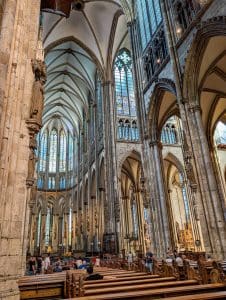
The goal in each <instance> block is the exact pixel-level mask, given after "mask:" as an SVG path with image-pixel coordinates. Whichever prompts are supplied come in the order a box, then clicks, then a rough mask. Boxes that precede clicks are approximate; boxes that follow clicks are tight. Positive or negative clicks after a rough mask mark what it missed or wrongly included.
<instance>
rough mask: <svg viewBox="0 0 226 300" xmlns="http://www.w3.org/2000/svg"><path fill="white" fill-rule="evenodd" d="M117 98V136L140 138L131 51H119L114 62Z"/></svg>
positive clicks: (126, 139) (127, 139)
mask: <svg viewBox="0 0 226 300" xmlns="http://www.w3.org/2000/svg"><path fill="white" fill-rule="evenodd" d="M114 76H115V98H116V112H117V117H118V118H117V122H118V125H117V126H118V130H117V138H118V139H119V140H125V141H137V140H139V130H138V126H137V111H136V102H135V95H134V86H133V74H132V59H131V55H130V52H129V51H128V50H127V49H125V48H123V49H121V50H120V51H119V53H118V55H117V57H116V59H115V64H114Z"/></svg>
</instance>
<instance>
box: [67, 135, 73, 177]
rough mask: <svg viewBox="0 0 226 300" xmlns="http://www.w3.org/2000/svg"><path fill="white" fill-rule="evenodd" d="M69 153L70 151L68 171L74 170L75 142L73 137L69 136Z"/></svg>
mask: <svg viewBox="0 0 226 300" xmlns="http://www.w3.org/2000/svg"><path fill="white" fill-rule="evenodd" d="M68 143H69V148H68V149H69V151H68V170H69V171H72V170H73V165H74V164H73V157H74V141H73V137H72V136H71V135H69V142H68Z"/></svg>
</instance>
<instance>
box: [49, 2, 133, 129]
mask: <svg viewBox="0 0 226 300" xmlns="http://www.w3.org/2000/svg"><path fill="white" fill-rule="evenodd" d="M84 2H85V7H84V10H82V11H75V10H73V11H72V12H71V14H70V17H69V18H68V19H67V18H63V17H61V16H58V15H55V14H50V13H43V41H44V48H45V62H46V65H47V83H46V87H45V107H44V115H43V123H44V124H46V123H48V121H50V120H51V118H52V117H53V116H55V117H56V118H61V119H62V121H63V122H64V123H67V122H69V123H70V124H71V125H72V126H73V127H74V129H75V131H76V132H77V131H78V126H79V123H81V122H82V118H83V110H84V111H86V112H87V111H88V101H89V99H94V96H95V74H96V71H97V69H98V70H99V72H100V74H101V75H102V77H105V79H106V78H108V76H109V74H111V68H112V62H113V60H114V56H115V54H116V52H117V50H118V49H119V47H120V45H121V43H122V42H123V40H124V39H125V37H126V35H127V26H126V18H125V15H123V10H122V7H121V2H123V8H126V9H127V13H128V7H129V6H128V3H127V1H125V0H123V1H120V0H86V1H84Z"/></svg>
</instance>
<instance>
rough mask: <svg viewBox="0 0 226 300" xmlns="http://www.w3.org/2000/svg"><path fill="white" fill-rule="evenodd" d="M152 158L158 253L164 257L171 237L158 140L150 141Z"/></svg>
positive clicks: (169, 246)
mask: <svg viewBox="0 0 226 300" xmlns="http://www.w3.org/2000/svg"><path fill="white" fill-rule="evenodd" d="M149 145H150V150H151V151H150V153H151V156H150V160H151V161H152V163H153V166H152V167H153V171H154V174H155V176H154V178H153V179H154V182H152V184H153V186H154V189H155V190H154V191H153V192H154V195H153V204H154V207H155V209H156V212H155V221H157V222H158V224H157V228H156V229H157V230H158V235H159V243H160V244H159V245H158V248H157V249H156V250H157V255H158V256H159V257H163V256H165V255H166V252H167V249H168V248H171V239H170V231H169V220H168V214H167V201H168V198H167V192H166V185H165V178H164V173H163V166H162V163H163V162H162V157H161V155H162V153H161V147H162V146H161V144H160V143H159V142H157V141H154V142H150V144H149ZM153 222H154V220H153Z"/></svg>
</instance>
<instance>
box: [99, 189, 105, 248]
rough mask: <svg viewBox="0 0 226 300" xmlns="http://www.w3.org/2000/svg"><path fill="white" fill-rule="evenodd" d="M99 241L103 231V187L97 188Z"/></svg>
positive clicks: (101, 239)
mask: <svg viewBox="0 0 226 300" xmlns="http://www.w3.org/2000/svg"><path fill="white" fill-rule="evenodd" d="M99 196H100V199H99V201H100V202H99V241H100V242H101V243H103V234H104V232H105V221H104V202H105V190H104V188H103V187H100V188H99Z"/></svg>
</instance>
